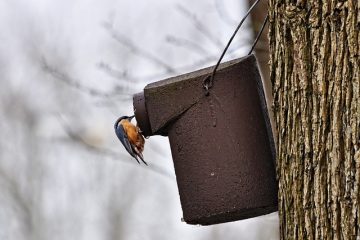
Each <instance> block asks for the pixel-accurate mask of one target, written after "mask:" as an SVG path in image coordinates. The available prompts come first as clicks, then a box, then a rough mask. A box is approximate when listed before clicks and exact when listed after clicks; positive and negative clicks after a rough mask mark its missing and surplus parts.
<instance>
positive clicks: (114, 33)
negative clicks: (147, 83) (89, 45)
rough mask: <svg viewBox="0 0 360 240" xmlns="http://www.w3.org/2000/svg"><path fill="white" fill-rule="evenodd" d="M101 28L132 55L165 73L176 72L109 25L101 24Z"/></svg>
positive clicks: (107, 23) (106, 23)
mask: <svg viewBox="0 0 360 240" xmlns="http://www.w3.org/2000/svg"><path fill="white" fill-rule="evenodd" d="M103 27H104V28H105V29H106V30H107V31H108V32H109V34H110V35H111V37H112V38H113V39H115V40H116V41H117V42H119V43H121V44H122V45H123V46H125V47H127V48H128V49H129V50H130V51H131V52H132V53H133V54H135V55H137V56H140V57H143V58H144V59H147V60H149V61H151V62H153V63H155V64H157V65H159V66H161V67H162V68H164V69H165V71H166V72H167V73H176V70H175V69H174V68H173V67H171V66H170V65H169V64H167V63H166V62H165V61H163V60H162V59H160V58H158V57H156V56H154V55H153V54H152V53H150V52H148V51H146V50H145V49H142V48H140V47H138V46H137V45H135V44H134V42H133V41H132V40H130V39H128V38H127V37H126V36H124V35H123V34H121V33H119V32H117V31H116V30H115V29H114V28H113V26H112V24H111V23H109V22H105V23H103Z"/></svg>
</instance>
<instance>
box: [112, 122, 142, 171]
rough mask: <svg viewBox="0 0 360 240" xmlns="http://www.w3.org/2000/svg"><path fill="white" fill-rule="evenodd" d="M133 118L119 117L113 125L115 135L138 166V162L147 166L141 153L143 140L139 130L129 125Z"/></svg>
mask: <svg viewBox="0 0 360 240" xmlns="http://www.w3.org/2000/svg"><path fill="white" fill-rule="evenodd" d="M134 116H135V115H133V116H130V117H129V116H122V117H119V118H118V119H117V120H116V122H115V125H114V128H115V133H116V136H117V137H118V139H119V140H120V142H121V143H122V144H123V145H124V147H125V149H126V151H128V153H129V154H130V155H131V156H132V157H133V158H135V160H136V161H137V162H138V163H139V164H140V161H139V158H140V160H141V161H142V162H143V163H145V165H147V163H146V162H145V160H144V157H143V154H142V152H143V151H144V144H145V139H144V137H143V135H142V134H141V130H140V128H139V127H138V126H137V125H136V126H135V125H134V124H132V123H131V120H132V119H133V118H134Z"/></svg>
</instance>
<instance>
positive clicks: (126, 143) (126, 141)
mask: <svg viewBox="0 0 360 240" xmlns="http://www.w3.org/2000/svg"><path fill="white" fill-rule="evenodd" d="M115 133H116V136H117V137H118V138H119V140H120V142H121V143H122V144H123V145H124V147H125V149H126V151H128V153H130V155H131V156H132V157H133V158H135V159H136V161H137V162H138V163H139V164H140V162H139V160H138V158H137V155H136V153H134V151H133V148H132V147H131V144H130V142H129V139H128V136H127V134H126V132H125V131H124V128H123V127H122V126H121V124H119V125H118V126H117V127H116V128H115Z"/></svg>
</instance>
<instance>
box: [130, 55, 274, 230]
mask: <svg viewBox="0 0 360 240" xmlns="http://www.w3.org/2000/svg"><path fill="white" fill-rule="evenodd" d="M211 70H212V68H207V69H203V70H200V71H196V72H193V73H190V74H185V75H182V76H180V77H176V78H171V79H168V80H164V81H160V82H156V83H153V84H150V85H148V86H146V87H145V89H144V93H143V96H142V99H143V101H142V102H141V101H140V102H139V101H137V100H138V99H139V95H138V97H136V96H135V98H134V107H135V109H136V111H135V115H136V118H137V119H138V116H139V119H147V120H146V121H147V123H145V121H142V122H139V125H140V128H142V125H143V126H145V125H147V127H144V128H146V129H144V130H145V131H144V130H143V131H144V132H146V134H147V135H153V134H160V135H166V136H168V137H169V141H170V146H171V152H172V157H173V161H174V167H175V173H176V178H177V184H178V188H179V194H180V200H181V205H182V209H183V214H184V215H183V218H184V220H185V221H186V222H187V223H190V224H201V225H208V224H215V223H222V222H228V221H234V220H240V219H244V218H249V217H255V216H259V215H263V214H267V213H270V212H274V211H276V210H277V183H276V178H275V167H274V146H273V142H272V136H271V128H270V125H269V119H268V115H267V110H266V102H265V98H264V94H263V91H262V84H261V78H260V75H259V71H258V69H257V64H256V59H255V57H254V56H249V57H246V58H243V59H238V60H234V61H230V62H227V63H224V64H221V65H220V67H219V70H218V71H217V73H216V78H215V82H214V85H213V87H212V88H211V89H210V94H209V95H208V96H205V94H204V89H203V86H202V84H203V80H204V78H205V77H206V76H208V75H209V74H210V73H211ZM140 95H141V94H140ZM140 105H142V108H144V109H146V115H147V117H144V116H141V115H144V113H143V111H140V112H137V108H139V109H140V107H139V106H140ZM144 105H145V106H144Z"/></svg>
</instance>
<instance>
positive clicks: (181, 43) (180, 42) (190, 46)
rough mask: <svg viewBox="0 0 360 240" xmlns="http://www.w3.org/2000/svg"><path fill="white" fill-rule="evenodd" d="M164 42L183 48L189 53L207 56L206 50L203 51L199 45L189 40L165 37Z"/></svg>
mask: <svg viewBox="0 0 360 240" xmlns="http://www.w3.org/2000/svg"><path fill="white" fill-rule="evenodd" d="M166 41H167V42H168V43H170V44H173V45H175V46H177V47H183V48H186V49H187V50H189V51H194V52H196V53H199V54H201V55H206V54H208V51H207V50H206V49H204V48H203V47H202V46H201V45H200V44H198V43H196V42H193V41H191V40H188V39H184V38H179V37H175V36H170V35H168V36H166Z"/></svg>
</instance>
